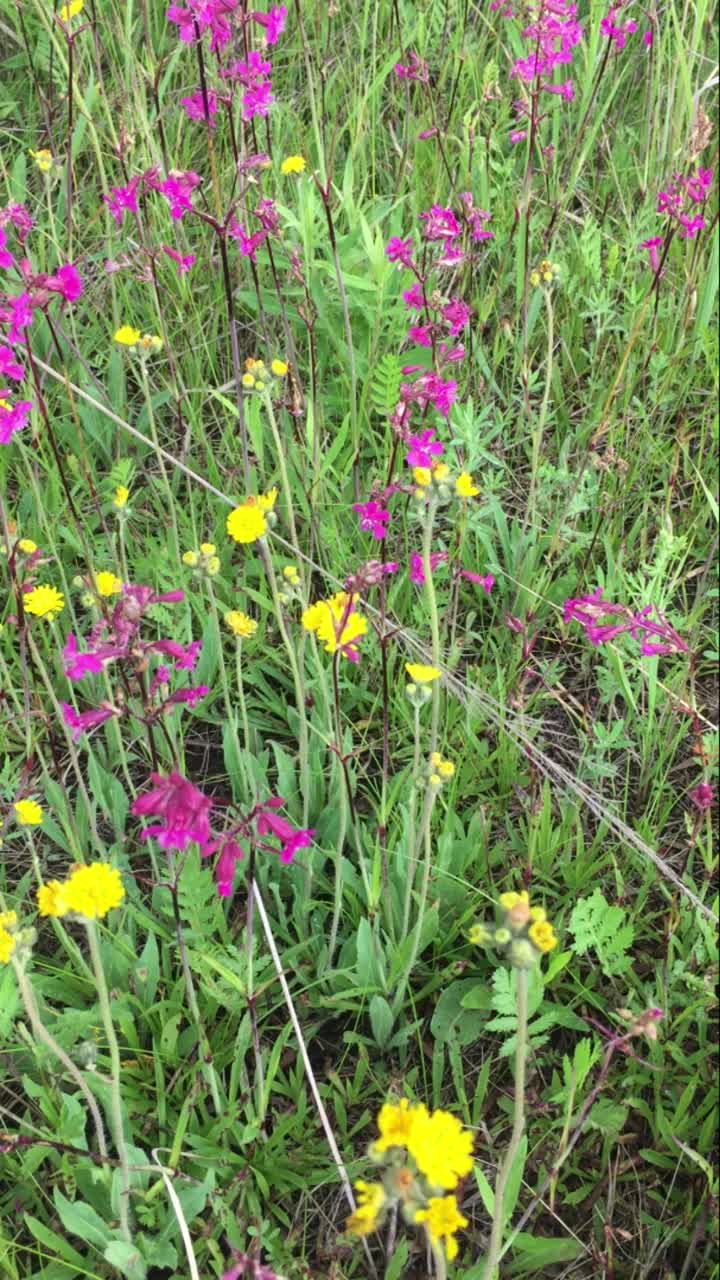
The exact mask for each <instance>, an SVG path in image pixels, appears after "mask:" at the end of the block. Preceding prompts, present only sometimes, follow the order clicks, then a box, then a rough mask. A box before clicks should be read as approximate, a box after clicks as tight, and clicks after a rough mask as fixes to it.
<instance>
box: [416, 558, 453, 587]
mask: <svg viewBox="0 0 720 1280" xmlns="http://www.w3.org/2000/svg"><path fill="white" fill-rule="evenodd" d="M447 559H448V553H447V551H433V552H432V553H431V555H430V571H431V573H434V572H435V570H436V569H437V567H438V565H439V564H445V563H446V562H447ZM409 577H410V581H411V582H414V583H415V585H416V586H418V587H424V586H425V566H424V565H423V558H422V556H421V555H420V552H419V551H413V553H412V555H411V556H410V571H409Z"/></svg>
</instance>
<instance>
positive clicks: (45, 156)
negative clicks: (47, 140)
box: [30, 147, 53, 173]
mask: <svg viewBox="0 0 720 1280" xmlns="http://www.w3.org/2000/svg"><path fill="white" fill-rule="evenodd" d="M30 155H31V156H32V158H33V160H34V161H35V164H36V165H37V167H38V169H39V170H40V172H41V173H49V172H50V170H51V169H52V167H53V154H52V151H48V149H47V147H41V148H40V150H39V151H30Z"/></svg>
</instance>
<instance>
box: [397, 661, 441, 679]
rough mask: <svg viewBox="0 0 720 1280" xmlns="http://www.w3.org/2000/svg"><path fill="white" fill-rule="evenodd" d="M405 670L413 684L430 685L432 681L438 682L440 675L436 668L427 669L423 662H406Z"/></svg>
mask: <svg viewBox="0 0 720 1280" xmlns="http://www.w3.org/2000/svg"><path fill="white" fill-rule="evenodd" d="M405 670H406V671H407V673H408V675H409V677H410V679H411V680H412V682H413V684H432V682H433V680H439V679H440V676H441V675H442V672H441V671H438V669H437V667H428V666H426V665H425V663H423V662H406V663H405Z"/></svg>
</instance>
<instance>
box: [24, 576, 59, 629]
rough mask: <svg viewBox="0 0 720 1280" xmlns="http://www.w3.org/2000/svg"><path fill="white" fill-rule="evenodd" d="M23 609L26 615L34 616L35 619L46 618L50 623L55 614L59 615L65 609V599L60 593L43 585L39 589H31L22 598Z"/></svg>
mask: <svg viewBox="0 0 720 1280" xmlns="http://www.w3.org/2000/svg"><path fill="white" fill-rule="evenodd" d="M23 608H24V609H25V612H26V613H32V614H34V615H35V617H36V618H47V619H48V621H49V622H52V620H53V618H54V617H55V615H56V613H60V612H61V610H63V609H64V608H65V597H64V595H63V594H62V592H61V591H58V590H56V588H55V587H49V586H47V584H46V583H44V584H43V585H42V586H40V587H33V589H32V591H29V592H28V594H27V595H26V596H24V597H23Z"/></svg>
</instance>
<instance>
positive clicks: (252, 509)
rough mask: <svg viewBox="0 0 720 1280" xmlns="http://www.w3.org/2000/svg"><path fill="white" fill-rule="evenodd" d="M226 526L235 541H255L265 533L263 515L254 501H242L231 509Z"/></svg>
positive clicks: (265, 525) (265, 527)
mask: <svg viewBox="0 0 720 1280" xmlns="http://www.w3.org/2000/svg"><path fill="white" fill-rule="evenodd" d="M226 528H227V531H228V533H229V534H230V537H231V538H233V539H234V540H235V542H257V540H258V538H262V537H264V535H265V534H266V533H267V524H266V522H265V516H264V514H263V511H262V510H261V508H260V507H259V506H258V504H257V503H255V502H244V503H243V504H242V506H239V507H236V508H235V510H234V511H231V512H230V515H229V516H228V518H227V525H226Z"/></svg>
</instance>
